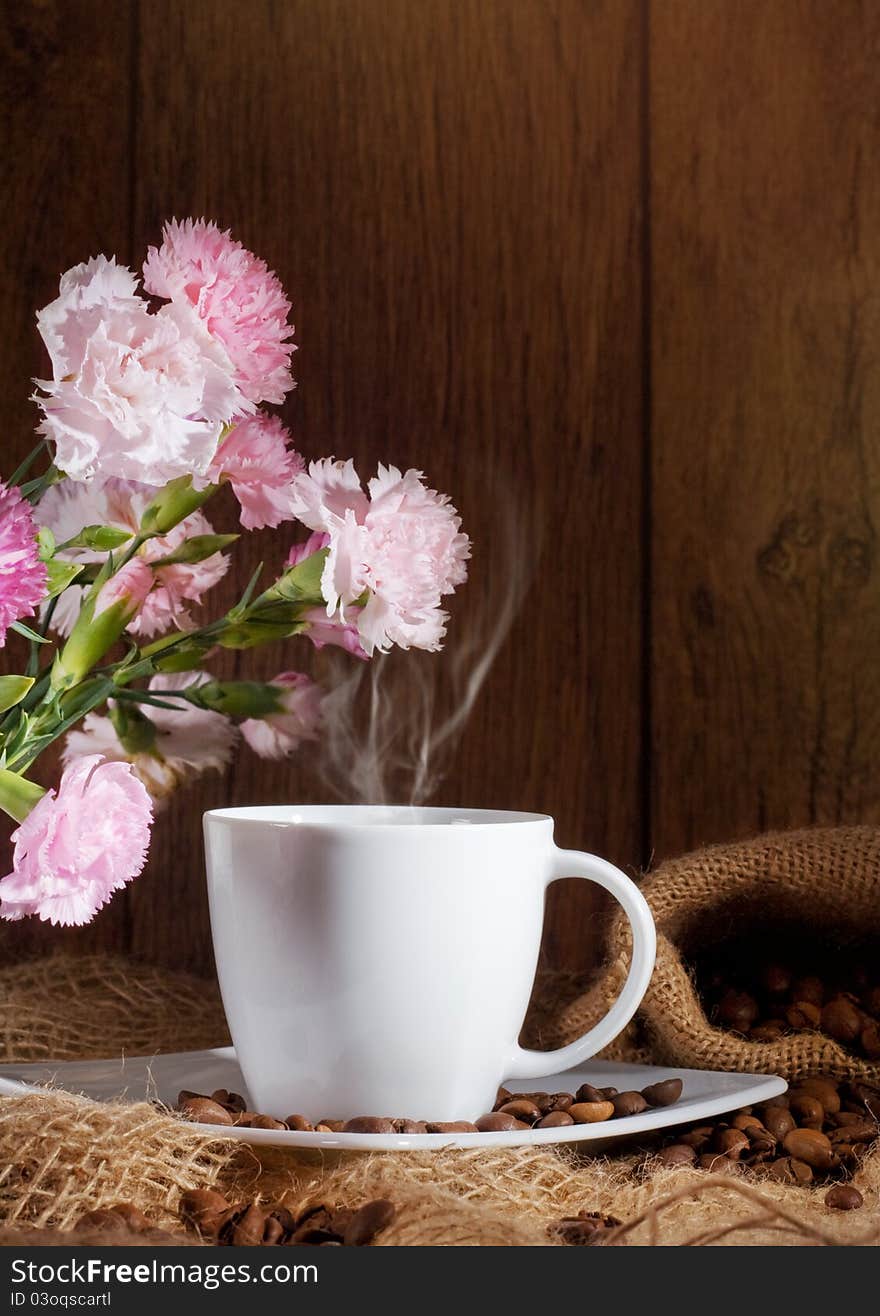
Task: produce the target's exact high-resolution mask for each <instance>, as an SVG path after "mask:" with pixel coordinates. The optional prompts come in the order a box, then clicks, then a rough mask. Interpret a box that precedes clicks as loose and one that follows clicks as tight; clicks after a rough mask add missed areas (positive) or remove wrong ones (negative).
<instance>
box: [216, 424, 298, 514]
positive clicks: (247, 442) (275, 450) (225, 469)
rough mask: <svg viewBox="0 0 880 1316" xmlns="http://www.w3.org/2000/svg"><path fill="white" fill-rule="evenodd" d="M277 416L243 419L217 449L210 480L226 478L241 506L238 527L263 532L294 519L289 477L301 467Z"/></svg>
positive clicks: (217, 480) (291, 482) (217, 481)
mask: <svg viewBox="0 0 880 1316" xmlns="http://www.w3.org/2000/svg"><path fill="white" fill-rule="evenodd" d="M289 444H290V433H289V431H288V430H286V429H285V428H284V426H283V425H282V423H281V421H280V420H279V419H278V417H277V416H269V415H266V413H265V412H262V411H260V412H257V414H256V416H251V417H250V418H249V419H247V420H243V421H241V422H240V423H239V424H238V425H236V427H235V429H234V430H233V431H232V433H231V434H230V435H228V436H227V438H225V439H224V440H223V442H222V444H221V445H220V448H219V449H218V451H217V455H216V457H215V458H214V461H213V463H212V465H211V469H210V471H209V478H210V479H211V480H213V481H214V483H215V484H219V483H220V481H221V480H228V481H229V483H230V484H231V485H232V492H233V493H234V494H235V496H236V498H237V499H238V501H239V503H240V504H241V524H242V525H243V526H244V528H245V529H246V530H261V529H263V527H264V526H273V527H274V526H277V525H280V524H281V522H282V521H290V520H292V519H293V489H292V484H293V478H294V476H296V475H299V473H300V471H302V470H304V469H305V463H304V462H303V459H302V457H300V455H299V453H298V452H295V451H294V450H293V448H291V447H290V446H289Z"/></svg>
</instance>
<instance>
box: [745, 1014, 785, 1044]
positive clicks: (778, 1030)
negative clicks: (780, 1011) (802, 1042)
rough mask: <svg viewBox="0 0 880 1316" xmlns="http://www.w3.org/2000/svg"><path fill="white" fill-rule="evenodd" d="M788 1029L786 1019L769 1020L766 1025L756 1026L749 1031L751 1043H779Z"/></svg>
mask: <svg viewBox="0 0 880 1316" xmlns="http://www.w3.org/2000/svg"><path fill="white" fill-rule="evenodd" d="M785 1029H786V1022H785V1020H784V1019H768V1020H767V1022H766V1023H763V1024H755V1026H754V1027H753V1028H750V1029H749V1041H751V1042H778V1041H779V1039H780V1037H782V1035H783V1033H784V1032H785Z"/></svg>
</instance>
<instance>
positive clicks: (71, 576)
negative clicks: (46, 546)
mask: <svg viewBox="0 0 880 1316" xmlns="http://www.w3.org/2000/svg"><path fill="white" fill-rule="evenodd" d="M81 572H82V567H81V566H80V565H79V563H78V562H62V561H61V560H60V559H59V558H53V559H52V561H51V562H47V563H46V576H47V581H46V597H47V598H49V599H54V598H55V596H56V595H57V594H63V593H64V591H65V590H66V589H67V587H68V585H72V584H73V582H74V581H75V580H76V578H77V576H78V575H80V573H81Z"/></svg>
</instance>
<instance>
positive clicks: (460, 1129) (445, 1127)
mask: <svg viewBox="0 0 880 1316" xmlns="http://www.w3.org/2000/svg"><path fill="white" fill-rule="evenodd" d="M479 1131H480V1130H479V1129H478V1128H477V1126H476V1124H471V1122H470V1120H450V1121H448V1122H447V1123H445V1124H431V1123H429V1124H428V1132H429V1133H479Z"/></svg>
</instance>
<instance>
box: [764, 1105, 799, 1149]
mask: <svg viewBox="0 0 880 1316" xmlns="http://www.w3.org/2000/svg"><path fill="white" fill-rule="evenodd" d="M764 1127H765V1128H766V1129H767V1130H768V1131H769V1132H770V1133H772V1134H773V1137H774V1138H775V1139H776V1141H777V1142H782V1140H783V1138H784V1137H785V1135H786V1133H789V1132H790V1131H791V1130H792V1129H793V1128H794V1127H795V1122H794V1117H793V1115H792V1113H791V1111H790V1110H787V1109H786V1108H785V1106H767V1107H766V1108H765V1110H764Z"/></svg>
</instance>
